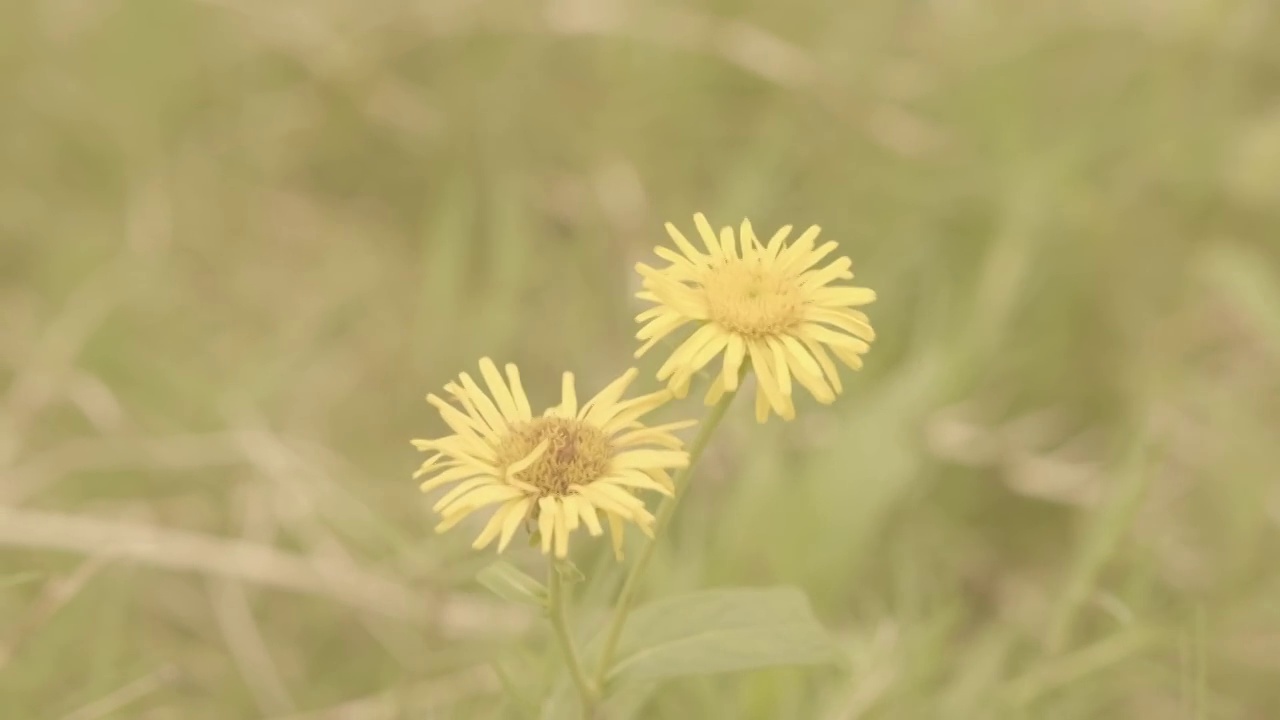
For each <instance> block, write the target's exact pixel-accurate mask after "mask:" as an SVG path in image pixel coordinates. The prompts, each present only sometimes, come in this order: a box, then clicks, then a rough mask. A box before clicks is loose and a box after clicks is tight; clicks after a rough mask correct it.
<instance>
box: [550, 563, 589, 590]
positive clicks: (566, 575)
mask: <svg viewBox="0 0 1280 720" xmlns="http://www.w3.org/2000/svg"><path fill="white" fill-rule="evenodd" d="M556 572H557V573H559V574H560V579H561V580H562V581H564V582H565V584H567V585H575V584H577V583H580V582H582V581H583V580H586V579H587V576H586V575H583V574H582V571H581V570H579V569H578V566H577V565H574V564H573V561H572V560H557V561H556Z"/></svg>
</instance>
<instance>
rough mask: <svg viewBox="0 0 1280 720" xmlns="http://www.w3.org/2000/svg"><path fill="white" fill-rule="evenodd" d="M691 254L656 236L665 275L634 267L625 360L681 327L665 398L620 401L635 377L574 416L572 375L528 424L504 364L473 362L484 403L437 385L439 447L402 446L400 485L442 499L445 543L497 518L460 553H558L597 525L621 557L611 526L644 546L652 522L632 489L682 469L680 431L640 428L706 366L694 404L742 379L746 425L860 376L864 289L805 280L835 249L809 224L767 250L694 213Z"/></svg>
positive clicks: (815, 275)
mask: <svg viewBox="0 0 1280 720" xmlns="http://www.w3.org/2000/svg"><path fill="white" fill-rule="evenodd" d="M694 223H695V225H696V226H697V230H698V236H699V238H700V239H701V241H702V245H703V246H704V247H705V250H701V249H699V248H697V247H695V245H694V244H693V243H692V242H690V241H689V240H688V238H686V237H685V236H684V235H683V234H682V233H681V232H680V230H678V229H677V228H676V227H675V226H674V225H672V224H671V223H667V225H666V229H667V233H668V234H669V235H670V236H671V240H672V242H673V243H674V244H675V249H674V250H673V249H671V248H669V247H663V246H660V247H658V248H656V250H655V252H656V254H657V255H658V257H659V258H661V259H662V260H665V261H666V262H667V263H668V264H667V266H666V267H661V268H653V267H650V266H648V265H645V264H643V263H640V264H637V265H636V270H637V271H638V272H639V273H640V275H641V277H642V278H643V281H644V282H643V288H644V289H643V290H642V291H641V292H640V293H638V294H637V295H636V297H638V298H640V299H641V300H644V301H647V302H651V303H653V304H654V306H653V307H652V308H650V309H648V310H646V311H644V312H643V313H640V315H638V316H637V317H636V321H637V322H639V323H642V327H641V328H640V330H639V332H638V333H636V337H637V338H638V339H640V340H642V341H644V344H643V345H642V346H641V347H640V349H639V350H638V351H637V352H636V357H640V356H641V355H643V354H644V353H645V352H647V351H649V350H650V349H651V348H653V347H654V345H656V344H657V343H658V342H659V341H661V340H662V339H664V338H666V337H667V336H668V335H671V334H672V333H674V332H677V331H679V330H681V329H683V328H685V326H687V325H691V326H693V327H694V330H693V331H692V333H691V334H689V335H688V337H687V338H686V339H685V340H684V342H682V343H681V344H680V345H679V346H678V347H677V348H676V350H675V351H674V352H672V353H671V356H670V357H669V358H668V359H667V361H666V362H665V363H664V364H663V365H662V367H661V369H660V370H659V371H658V380H660V381H665V382H666V383H667V388H666V389H665V390H662V391H660V392H656V393H651V394H648V395H643V396H640V397H637V398H632V399H627V400H624V399H623V396H624V395H625V394H626V391H627V388H628V387H629V386H630V385H631V383H632V382H633V381H634V380H635V378H636V376H637V374H638V373H637V372H636V370H635V369H631V370H628V371H626V372H625V373H623V375H622V376H621V377H620V378H618V379H617V380H615V381H613V382H612V383H610V384H609V385H608V386H607V387H605V388H604V389H603V390H601V391H600V392H599V393H598V394H597V395H596V396H595V397H593V398H591V399H590V400H587V401H586V402H584V403H581V404H579V402H578V397H577V391H576V389H575V387H574V382H573V374H572V373H565V374H564V380H563V387H562V391H561V392H562V397H561V401H560V404H559V405H556V406H554V407H552V408H550V409H548V410H547V411H546V412H545V413H543V414H541V415H534V413H533V410H532V408H530V406H529V399H528V397H527V396H526V395H525V392H524V387H523V386H522V385H521V381H520V372H519V370H518V369H517V368H516V366H515V365H510V364H509V365H507V366H506V368H505V370H506V373H505V377H504V375H503V374H502V373H500V372H499V371H498V367H497V366H496V365H495V364H494V363H493V361H492V360H490V359H489V358H483V359H481V360H480V376H481V378H482V379H483V380H484V383H485V385H487V386H488V392H487V393H486V392H485V391H484V389H482V388H481V387H480V385H479V384H478V383H477V382H476V381H475V380H474V379H472V377H471V376H470V375H468V374H467V373H462V375H461V376H459V378H458V381H456V382H451V383H449V384H448V385H445V387H444V389H445V390H446V391H447V392H448V393H449V394H450V395H452V396H453V399H454V400H456V401H457V405H456V406H455V405H453V404H450V403H449V402H447V401H446V400H444V399H442V398H440V397H439V396H437V395H434V394H433V395H428V396H427V402H429V403H431V404H432V405H433V406H435V407H436V408H437V409H438V410H439V411H440V415H441V417H442V418H443V419H444V422H445V423H446V424H447V425H448V426H449V429H450V430H452V431H453V434H451V435H447V436H445V437H442V438H438V439H434V440H414V441H413V444H414V446H415V447H417V448H418V449H419V450H422V451H425V452H430V453H432V454H431V456H430V457H428V458H427V460H426V462H424V463H422V466H421V467H420V468H419V469H418V472H417V473H416V474H415V475H414V477H415V478H420V477H422V476H424V475H432V476H433V477H431V478H430V479H429V480H427V481H426V482H424V483H423V484H422V490H423V492H428V491H431V490H434V489H436V488H440V487H443V486H445V485H449V484H451V483H452V484H454V486H453V487H452V488H451V489H450V490H449V492H447V493H446V494H445V495H444V496H443V497H442V498H440V500H439V501H438V502H436V503H435V506H434V508H433V509H434V510H435V511H436V512H438V513H440V515H441V517H442V518H443V519H442V521H441V522H440V524H439V525H438V526H437V527H436V531H437V532H444V531H445V530H448V529H449V528H451V527H453V526H455V525H457V524H458V523H459V522H460V521H462V520H463V518H465V517H467V516H469V515H470V514H471V513H473V512H476V511H478V510H482V509H487V508H492V507H494V506H496V510H494V511H493V514H492V515H491V516H490V517H489V519H488V521H487V523H486V524H485V525H484V529H483V530H481V532H480V536H479V537H478V538H476V541H475V544H474V547H475V548H476V549H482V548H484V547H486V546H488V545H489V544H490V543H492V542H493V541H494V540H497V541H498V550H499V551H502V550H503V549H505V548H506V546H507V544H508V543H509V542H511V539H512V538H513V537H514V536H515V534H516V532H517V530H519V528H520V526H521V525H522V524H523V523H524V521H526V520H533V521H536V523H537V531H538V536H539V538H540V540H541V546H542V552H543V553H550V552H551V551H552V550H553V549H554V551H555V554H556V556H557V557H561V558H563V557H565V556H566V555H568V552H569V536H570V535H571V534H572V533H573V532H574V531H575V530H577V529H578V528H580V527H583V526H585V527H586V529H587V532H588V533H590V534H591V535H592V536H599V535H601V534H603V533H604V527H603V525H602V524H601V520H600V514H601V513H603V515H604V520H605V522H606V523H607V524H608V525H609V530H610V535H611V536H612V540H613V548H614V552H615V553H616V554H617V555H618V557H619V559H621V557H622V542H623V532H624V529H625V524H626V523H628V522H630V523H634V524H635V525H636V526H638V527H639V528H640V529H641V530H642V531H643V532H645V533H646V534H648V535H649V536H650V537H652V533H653V524H654V516H653V515H652V514H651V513H650V512H649V511H648V509H647V508H646V507H645V503H644V501H643V500H641V499H640V498H639V497H637V495H636V492H635V491H637V490H652V491H654V492H658V493H661V494H664V495H668V496H670V495H672V494H673V493H674V492H675V485H674V483H673V481H672V478H671V475H670V471H671V470H675V469H678V468H682V467H685V466H687V465H688V464H689V454H688V453H687V452H685V451H684V450H683V449H682V447H683V443H682V442H681V440H680V439H679V438H678V437H676V436H675V435H674V434H672V433H673V432H674V431H676V430H681V429H684V428H688V427H691V426H693V425H695V424H696V422H694V421H687V422H676V423H670V424H666V425H657V426H653V427H648V426H646V425H644V424H643V423H642V422H641V418H643V417H644V416H645V415H646V414H648V413H650V412H652V411H653V410H655V409H657V408H659V407H661V406H662V405H663V404H665V403H666V402H668V401H670V400H671V399H673V398H682V397H684V396H685V395H686V394H687V393H688V391H689V385H690V383H691V382H692V380H693V376H694V374H695V373H697V372H698V371H699V370H701V369H702V368H703V367H705V366H706V365H708V364H709V363H711V362H712V361H714V360H716V359H717V358H720V361H721V363H722V366H721V368H720V371H719V373H718V374H716V375H715V379H714V380H713V381H712V383H711V387H710V389H709V391H708V392H707V396H706V403H707V404H708V405H713V404H715V403H717V402H719V401H720V400H721V399H722V398H723V397H724V395H725V393H729V392H733V391H736V390H737V389H738V385H739V382H740V381H741V380H742V377H743V374H744V371H745V369H746V368H750V370H751V371H752V372H754V373H755V375H756V379H757V383H756V398H755V405H756V419H757V420H758V421H760V422H764V421H766V420H767V419H768V417H769V414H770V412H773V413H776V414H777V415H779V416H781V417H782V418H783V419H785V420H790V419H792V418H794V417H795V406H794V404H793V402H792V389H793V385H794V384H795V383H798V384H800V385H802V386H804V388H805V389H806V390H808V391H809V392H810V393H811V394H812V395H813V397H814V398H815V399H817V400H818V401H819V402H822V403H830V402H833V401H834V400H835V398H836V395H837V394H839V393H840V392H841V383H840V375H839V373H838V371H837V369H836V364H835V363H834V362H833V361H832V357H831V356H832V355H834V356H835V357H836V358H838V359H839V360H840V361H841V362H843V363H844V364H846V365H848V366H849V367H850V368H853V369H855V370H856V369H858V368H860V367H861V366H862V359H861V357H860V356H861V355H862V354H863V353H865V352H867V351H868V350H869V349H870V345H868V343H870V342H871V341H872V340H874V339H875V333H874V331H873V330H872V328H871V324H870V322H869V321H868V318H867V316H866V315H865V314H863V313H862V312H860V311H858V310H854V309H853V308H854V307H857V306H860V305H865V304H868V303H870V302H873V301H874V300H875V292H873V291H872V290H869V289H867V288H861V287H852V286H848V285H834V284H833V283H835V282H836V281H839V280H851V279H852V278H853V273H852V272H850V266H851V262H850V260H849V258H847V257H841V258H838V259H836V260H834V261H832V262H829V263H828V264H826V265H824V266H822V267H818V266H819V264H820V263H822V261H823V260H824V259H825V258H826V257H827V256H828V255H830V254H831V252H832V251H834V250H835V249H836V243H834V242H827V243H824V244H822V245H817V244H816V240H817V237H818V232H819V228H818V227H817V226H816V225H815V226H813V227H810V228H809V229H808V230H806V231H805V232H804V233H802V234H801V235H800V236H799V237H798V238H796V239H795V240H794V241H791V242H788V237H789V235H790V233H791V229H792V228H791V226H790V225H787V226H784V227H783V228H781V229H779V230H778V231H777V232H776V233H774V235H773V236H772V237H771V238H770V239H769V240H768V241H767V242H762V241H761V240H759V239H758V238H757V237H756V235H755V233H754V232H753V231H752V229H751V223H750V222H749V221H747V220H743V221H742V226H741V228H740V229H739V231H738V233H737V235H736V237H735V234H734V231H733V228H731V227H725V228H723V229H722V230H721V231H720V233H719V234H717V233H716V232H715V230H714V229H713V228H712V227H711V225H710V223H708V222H707V219H706V217H705V216H703V215H702V214H701V213H699V214H697V215H695V216H694Z"/></svg>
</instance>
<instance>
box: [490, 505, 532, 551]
mask: <svg viewBox="0 0 1280 720" xmlns="http://www.w3.org/2000/svg"><path fill="white" fill-rule="evenodd" d="M532 504H533V498H531V497H523V498H520V499H519V500H516V501H515V502H513V503H512V504H511V506H510V509H508V510H507V514H506V516H505V517H504V518H503V520H502V537H500V538H499V539H498V552H502V551H503V550H506V549H507V544H508V543H510V542H511V538H512V537H513V536H514V535H515V534H516V529H517V528H519V527H520V523H521V521H523V520H524V519H525V517H526V516H527V515H528V514H529V506H530V505H532Z"/></svg>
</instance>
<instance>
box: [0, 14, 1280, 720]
mask: <svg viewBox="0 0 1280 720" xmlns="http://www.w3.org/2000/svg"><path fill="white" fill-rule="evenodd" d="M1277 37H1280V6H1278V5H1276V4H1275V3H1273V2H1270V1H1269V0H1220V1H1213V0H1163V1H1155V0H1047V1H1045V2H1034V3H1032V2H1023V1H1022V0H948V1H943V0H916V1H913V2H894V1H893V0H864V1H851V2H835V1H828V2H822V1H820V0H794V1H789V2H777V1H773V0H707V1H703V2H692V3H679V2H674V1H672V0H659V1H656V2H642V1H640V0H536V1H535V0H527V1H520V2H517V1H516V0H418V1H416V2H410V1H408V0H401V1H397V0H361V1H359V2H357V1H356V0H305V1H304V0H272V1H271V2H265V1H260V0H9V1H8V2H6V3H4V4H3V5H2V6H0V717H3V718H5V719H6V720H8V719H10V718H12V719H13V720H46V719H51V720H58V719H60V718H61V719H64V720H101V719H105V718H113V719H117V720H125V719H130V720H132V719H135V718H136V719H138V720H168V719H171V718H172V719H175V720H178V719H180V720H237V719H240V718H266V719H270V720H285V719H289V720H304V719H305V720H322V719H324V720H396V719H401V718H403V719H405V720H408V719H411V718H412V719H415V720H418V719H425V718H458V719H460V720H471V719H472V718H494V719H498V718H508V717H513V718H514V717H518V716H517V715H514V714H513V712H514V707H513V706H512V705H510V704H508V703H506V702H505V701H504V700H503V691H502V688H501V686H500V684H499V681H498V679H497V676H496V675H495V674H494V672H493V670H492V668H491V666H490V665H489V664H488V660H489V659H490V658H492V657H503V658H505V659H506V661H509V662H511V663H516V665H513V666H515V667H519V665H518V663H519V662H520V658H519V656H518V655H514V654H512V652H511V650H510V649H511V647H512V646H514V645H517V644H519V643H522V642H523V643H525V644H528V645H529V646H531V647H533V648H539V647H541V646H542V644H543V643H544V642H545V635H544V633H543V630H542V628H541V625H540V624H539V623H538V622H537V621H536V618H531V617H529V616H528V615H527V614H525V613H523V612H522V611H520V610H518V609H515V608H512V607H510V606H508V605H507V604H505V603H503V602H501V601H498V600H497V599H496V598H492V597H491V596H489V595H488V594H487V593H486V592H485V591H484V590H483V589H482V588H480V587H479V586H478V585H477V584H476V583H475V582H474V575H475V573H476V571H477V570H478V569H480V568H481V567H483V565H484V564H485V563H487V562H488V560H489V559H490V558H491V555H489V554H488V553H486V554H483V555H477V554H475V553H473V552H472V551H470V550H469V548H468V541H469V538H468V535H469V534H468V533H457V534H451V535H448V536H444V537H436V536H433V535H432V534H431V532H430V527H431V525H432V524H433V522H434V520H433V519H432V517H431V515H430V513H429V502H428V501H427V500H426V499H425V498H423V497H422V496H420V495H419V494H418V493H417V489H416V483H414V482H413V481H412V480H411V479H410V477H409V475H410V473H411V472H412V470H413V469H414V468H415V467H416V464H417V462H418V461H419V456H418V455H417V454H416V453H415V452H414V451H413V450H412V448H410V446H409V444H408V439H409V438H410V437H420V436H424V435H430V434H432V433H435V432H437V431H439V430H440V423H439V419H438V417H437V416H436V415H435V413H434V412H432V411H431V410H430V408H429V407H428V406H427V405H426V403H424V402H423V396H424V395H425V394H426V393H427V392H429V391H434V390H436V389H437V388H438V387H439V386H440V385H442V384H443V383H444V382H446V381H447V380H448V379H449V378H451V377H452V376H454V375H455V374H456V373H458V372H460V371H462V370H471V371H473V372H474V364H475V361H476V359H477V358H478V357H480V356H481V355H486V354H487V355H491V356H493V357H495V358H497V359H499V361H515V362H518V363H520V364H521V366H522V369H523V371H524V377H525V383H526V387H528V388H530V391H531V394H532V395H533V397H534V400H535V404H537V403H538V402H542V403H549V402H552V401H553V399H554V398H555V397H556V392H557V391H558V377H559V373H560V372H561V371H562V370H565V369H572V370H575V371H576V372H577V373H578V374H579V376H580V377H581V378H582V386H584V387H595V386H598V385H599V384H600V383H602V382H604V381H606V380H607V379H609V378H611V377H613V376H614V375H616V373H618V372H619V371H620V370H621V369H622V368H624V367H627V366H628V365H629V364H630V363H631V362H632V360H631V359H630V354H631V351H632V349H633V348H634V343H633V342H632V340H631V339H630V338H631V335H632V333H633V332H634V329H635V325H634V323H633V321H632V316H633V315H634V314H635V313H636V312H637V311H638V307H637V303H636V302H635V301H633V300H632V299H631V297H630V294H631V292H632V291H633V290H634V289H635V283H636V281H635V277H634V275H633V273H632V270H631V268H632V265H633V263H634V262H636V261H637V260H642V259H646V258H647V257H649V253H650V250H651V248H652V247H653V246H654V245H655V244H657V243H659V242H663V241H664V234H663V232H662V223H663V222H664V221H666V220H671V221H674V222H676V223H677V224H680V225H681V226H682V227H686V228H687V227H690V226H691V220H690V218H691V216H692V214H693V213H694V212H695V211H699V210H701V211H705V212H707V213H708V214H709V215H710V217H711V219H712V221H713V222H714V223H716V224H730V223H736V222H738V221H739V220H740V219H741V218H742V217H743V216H744V215H749V216H750V217H751V218H752V220H753V222H754V224H755V226H756V228H757V229H758V230H759V231H761V232H765V233H767V232H770V231H771V230H772V229H773V228H775V227H777V226H778V225H781V224H784V223H794V224H796V225H799V226H802V227H803V226H807V225H809V224H812V223H817V224H820V225H822V226H823V227H824V237H826V238H829V239H836V240H838V241H839V242H840V243H841V249H842V251H843V253H844V254H847V255H849V256H851V257H852V258H853V259H854V270H855V272H856V273H857V274H858V281H859V284H864V285H869V286H871V287H874V288H876V289H877V290H878V291H879V293H880V297H881V300H880V302H878V303H877V304H876V305H874V306H872V307H871V308H870V311H871V314H872V317H873V320H874V322H875V325H876V327H877V329H878V331H879V335H880V338H881V339H880V340H879V342H878V343H877V344H876V345H875V347H874V349H873V351H872V352H871V354H870V355H869V356H868V357H867V367H866V369H865V370H864V371H863V372H862V373H860V374H857V375H846V379H847V382H846V385H847V386H848V389H847V392H846V394H845V395H844V396H843V397H842V398H841V399H840V401H839V402H838V403H837V404H835V405H834V406H832V407H825V408H824V407H818V406H816V405H814V404H813V403H811V402H808V403H806V404H804V405H802V407H801V408H800V418H799V420H797V421H796V422H795V423H792V424H782V423H779V422H772V423H770V424H768V425H766V426H764V427H757V426H756V425H755V424H754V423H753V422H752V420H751V418H750V408H749V403H741V404H740V405H738V406H736V407H735V408H734V409H733V410H732V411H731V416H730V419H729V421H728V423H727V425H726V427H725V428H724V429H723V430H722V432H721V433H720V434H719V435H718V437H717V440H716V442H715V443H714V445H713V447H712V449H711V451H710V452H709V454H708V456H707V457H706V458H704V462H703V464H702V466H701V471H700V472H699V474H698V477H697V478H696V482H695V485H694V487H693V489H692V491H691V492H690V493H689V497H688V498H687V499H686V501H685V503H684V505H682V507H681V512H680V515H679V516H678V518H677V521H676V523H675V525H674V527H673V530H672V532H671V535H670V536H669V537H666V538H664V539H663V546H662V550H661V551H660V553H659V555H658V558H657V562H656V563H655V565H654V568H653V570H654V571H653V573H652V574H651V576H650V581H649V583H648V584H647V592H646V596H649V597H652V596H653V595H655V594H658V593H665V592H674V591H680V590H690V589H696V588H703V587H709V586H713V585H728V584H749V585H767V584H773V583H794V584H797V585H799V586H801V587H803V588H805V589H806V590H807V591H808V592H809V593H810V595H811V597H812V601H813V606H814V609H815V612H816V613H817V615H818V617H819V618H820V619H821V620H822V621H823V623H824V624H825V625H826V626H827V627H829V628H830V629H831V631H832V632H833V633H834V634H835V636H836V637H837V638H838V641H839V643H840V645H841V647H842V649H843V650H844V651H845V652H846V653H847V655H848V657H849V662H848V663H847V664H846V665H845V666H843V667H833V668H811V669H806V670H778V671H763V672H755V673H750V674H745V675H732V676H722V677H714V678H704V679H690V680H685V681H680V682H674V683H669V684H666V685H664V686H662V687H661V688H659V689H658V691H657V692H656V693H655V694H653V695H651V696H649V698H648V700H647V703H645V704H643V705H642V706H641V710H640V711H639V714H638V715H637V717H641V718H681V719H683V718H744V719H749V720H771V719H774V718H802V719H809V718H814V719H817V720H853V719H855V718H858V719H866V720H906V719H914V718H925V719H928V718H945V719H947V720H952V719H957V720H967V719H969V718H973V719H975V720H984V719H986V718H1019V719H1030V718H1035V719H1040V718H1044V719H1046V720H1096V719H1097V718H1134V719H1137V720H1193V719H1203V718H1215V719H1216V718H1223V719H1226V718H1232V719H1234V718H1241V719H1251V720H1267V719H1269V718H1275V717H1280V682H1277V679H1280V563H1277V561H1276V558H1277V557H1280V470H1278V468H1280V43H1277V42H1276V38H1277ZM656 360H657V356H656V355H655V356H654V357H653V358H648V357H647V358H646V359H645V362H644V363H642V364H641V367H642V368H645V369H646V370H651V369H652V367H653V364H654V363H655V362H656ZM651 361H652V362H651ZM584 391H585V390H584ZM697 395H698V394H697V392H696V391H695V394H694V396H695V397H694V399H691V400H690V401H689V402H688V404H686V405H682V406H679V407H677V408H674V409H672V410H671V414H673V415H689V414H691V413H698V412H701V410H700V408H699V407H697V403H696V397H697ZM512 559H513V560H514V561H516V562H518V563H521V564H528V565H529V567H531V568H534V572H537V570H536V568H537V567H538V565H537V558H536V556H533V557H531V556H530V555H529V554H528V553H527V552H517V553H515V554H513V555H512ZM579 560H580V564H581V565H582V566H583V567H584V568H585V569H587V570H588V572H589V573H591V574H593V576H594V577H595V578H596V582H595V583H594V584H593V585H592V586H591V587H590V588H588V589H587V592H586V593H585V594H583V595H582V596H581V597H582V601H583V605H584V609H583V610H581V611H580V612H579V614H578V615H577V617H578V618H579V620H581V621H583V622H586V621H589V620H590V619H591V618H592V617H593V612H594V610H598V609H599V607H600V603H601V602H602V601H603V598H604V595H605V593H606V591H607V590H608V588H609V583H610V582H611V581H614V580H616V577H617V571H616V569H615V568H614V566H613V564H612V562H611V561H610V560H608V558H601V557H600V554H599V553H594V552H585V553H583V555H582V556H580V558H579ZM527 662H528V666H527V668H526V670H524V671H521V672H523V673H524V675H523V676H522V677H524V678H525V679H528V678H529V677H531V675H530V673H544V672H551V671H553V670H554V667H552V666H548V665H546V664H545V663H542V662H540V661H537V660H536V659H533V660H529V661H527Z"/></svg>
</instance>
